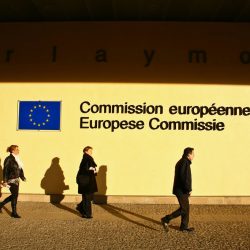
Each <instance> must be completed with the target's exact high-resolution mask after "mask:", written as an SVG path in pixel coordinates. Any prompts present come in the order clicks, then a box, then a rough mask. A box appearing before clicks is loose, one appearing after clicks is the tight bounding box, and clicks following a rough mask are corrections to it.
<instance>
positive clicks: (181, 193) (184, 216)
mask: <svg viewBox="0 0 250 250" xmlns="http://www.w3.org/2000/svg"><path fill="white" fill-rule="evenodd" d="M193 158H194V149H193V148H190V147H188V148H185V149H184V152H183V156H182V158H181V159H180V160H179V161H178V162H177V164H176V166H175V177H174V185H173V194H174V195H176V197H177V199H178V202H179V204H180V207H179V208H178V209H177V210H176V211H174V212H173V213H171V214H168V215H166V216H165V217H163V218H161V223H162V225H163V227H164V229H165V230H166V232H168V230H169V228H168V224H169V222H170V220H172V219H174V218H177V217H179V216H181V225H180V230H181V231H182V232H192V231H194V228H193V227H188V223H189V196H190V194H191V192H192V176H191V168H190V165H191V163H192V160H193Z"/></svg>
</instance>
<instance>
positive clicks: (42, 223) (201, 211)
mask: <svg viewBox="0 0 250 250" xmlns="http://www.w3.org/2000/svg"><path fill="white" fill-rule="evenodd" d="M176 208H177V206H176V205H129V204H108V205H94V206H93V215H94V218H93V219H91V220H87V219H83V218H81V217H79V214H78V212H76V210H75V204H73V203H65V204H61V205H57V206H55V205H52V204H48V203H32V202H19V203H18V212H19V213H20V215H21V216H22V218H21V219H13V218H11V217H10V206H9V205H7V206H6V207H5V208H4V209H2V214H0V225H1V226H0V248H1V249H10V248H12V249H14V248H16V249H33V250H34V249H213V250H214V249H250V206H198V205H192V206H191V215H190V217H191V218H190V226H194V227H195V233H192V234H188V233H182V232H180V231H179V230H178V228H179V223H180V220H179V219H176V220H174V221H172V222H171V224H170V231H169V233H167V234H166V233H165V231H164V230H163V228H162V226H161V224H160V222H159V221H160V218H161V217H162V216H163V215H164V214H165V213H166V212H167V213H169V212H170V211H172V210H174V209H176Z"/></svg>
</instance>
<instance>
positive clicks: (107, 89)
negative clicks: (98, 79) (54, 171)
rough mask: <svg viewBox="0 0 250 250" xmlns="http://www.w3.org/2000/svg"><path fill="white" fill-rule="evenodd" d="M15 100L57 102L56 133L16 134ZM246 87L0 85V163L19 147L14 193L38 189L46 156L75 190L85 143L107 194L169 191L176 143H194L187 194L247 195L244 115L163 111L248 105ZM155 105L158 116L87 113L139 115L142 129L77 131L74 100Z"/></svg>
mask: <svg viewBox="0 0 250 250" xmlns="http://www.w3.org/2000/svg"><path fill="white" fill-rule="evenodd" d="M18 100H44V101H46V100H51V101H53V100H61V101H62V113H61V131H60V132H51V131H47V132H46V131H21V130H16V128H17V113H18V112H17V103H18ZM249 100H250V86H249V85H197V84H189V85H187V84H146V85H145V84H125V83H124V84H106V83H102V84H98V83H95V84H94V83H36V84H31V83H1V84H0V116H1V123H0V134H1V139H0V158H1V165H3V160H4V158H5V157H6V156H7V153H5V149H6V147H7V146H9V145H10V144H18V145H19V146H20V155H21V157H22V159H23V162H24V163H25V173H26V177H27V183H22V185H21V190H20V191H21V193H36V194H37V193H39V194H42V193H44V190H43V189H42V188H41V187H40V184H41V180H42V179H43V177H44V174H45V172H46V170H47V169H48V168H49V167H50V165H51V161H52V159H53V158H55V157H58V158H60V162H59V165H60V166H61V168H62V170H63V174H64V177H65V180H64V182H65V184H66V185H69V190H65V192H64V194H76V193H77V185H76V184H75V176H76V172H77V170H78V166H79V163H80V160H81V157H82V148H83V147H84V146H86V145H91V146H93V148H94V159H95V160H96V162H97V164H98V166H101V165H106V166H107V194H108V195H159V196H160V195H169V194H171V191H172V182H173V174H174V165H175V163H176V161H177V160H178V159H179V158H180V157H181V155H182V150H183V148H184V147H187V146H192V147H194V148H195V159H194V161H193V164H192V173H193V195H201V196H212V195H223V196H224V195H225V196H227V195H232V196H242V195H250V193H249V190H250V188H249V187H250V186H249V180H250V171H249V170H250V165H249V155H250V129H249V128H250V119H249V115H248V116H218V115H215V116H210V115H207V116H206V117H204V118H200V117H199V116H195V115H188V116H178V115H170V114H169V111H168V109H169V107H170V106H172V105H192V106H195V105H197V106H204V105H206V106H209V107H210V106H211V105H212V104H213V103H215V104H216V106H217V107H218V106H225V107H227V106H241V107H249ZM83 101H89V102H91V103H93V104H124V102H128V103H129V104H135V105H138V104H142V103H143V102H146V103H147V104H148V105H149V104H152V105H162V106H163V107H164V113H163V114H161V115H135V114H133V115H129V114H88V116H89V117H91V119H110V120H113V119H118V120H123V119H126V120H131V119H135V120H144V122H145V128H144V129H142V130H116V131H115V132H110V130H105V129H100V130H90V129H80V125H79V124H80V117H82V116H86V115H84V114H82V113H81V112H80V104H81V102H83ZM153 117H158V118H160V119H161V120H180V121H184V120H191V121H192V120H194V119H195V118H196V119H198V120H205V121H211V120H213V119H216V120H217V121H218V122H224V124H225V129H224V130H223V131H186V130H184V131H177V130H176V131H173V130H172V131H169V130H165V131H164V130H152V129H150V128H148V126H147V123H148V121H149V120H150V119H151V118H153Z"/></svg>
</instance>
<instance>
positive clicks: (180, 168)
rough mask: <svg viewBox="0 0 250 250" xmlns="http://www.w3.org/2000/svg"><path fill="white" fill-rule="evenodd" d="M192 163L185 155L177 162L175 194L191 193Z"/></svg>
mask: <svg viewBox="0 0 250 250" xmlns="http://www.w3.org/2000/svg"><path fill="white" fill-rule="evenodd" d="M191 163H192V162H191V161H190V160H189V159H188V158H187V157H185V156H184V157H182V158H181V159H180V160H179V161H178V162H177V163H176V166H175V177H174V186H173V194H175V195H176V196H181V195H183V194H189V193H190V192H191V191H192V176H191V168H190V164H191Z"/></svg>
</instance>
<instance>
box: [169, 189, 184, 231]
mask: <svg viewBox="0 0 250 250" xmlns="http://www.w3.org/2000/svg"><path fill="white" fill-rule="evenodd" d="M177 199H178V202H179V204H180V207H179V208H178V209H177V210H176V211H174V212H173V213H171V214H169V215H167V216H166V217H165V218H166V220H168V221H170V220H172V219H174V218H177V217H179V216H181V226H180V228H181V229H184V228H188V222H189V195H188V194H182V195H180V196H177Z"/></svg>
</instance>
